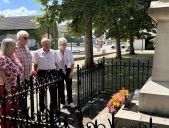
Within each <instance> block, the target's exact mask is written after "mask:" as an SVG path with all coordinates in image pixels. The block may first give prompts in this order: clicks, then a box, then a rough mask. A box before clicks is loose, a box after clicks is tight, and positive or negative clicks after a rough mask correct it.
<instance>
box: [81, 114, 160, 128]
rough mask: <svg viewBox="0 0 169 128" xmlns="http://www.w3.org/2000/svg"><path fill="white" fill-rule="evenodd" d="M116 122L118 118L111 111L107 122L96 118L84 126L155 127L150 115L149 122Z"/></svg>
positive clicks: (94, 127) (114, 127) (112, 127)
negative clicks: (124, 124)
mask: <svg viewBox="0 0 169 128" xmlns="http://www.w3.org/2000/svg"><path fill="white" fill-rule="evenodd" d="M79 121H81V120H79ZM118 123H120V122H119V120H118V119H115V114H114V113H112V117H111V119H107V122H104V123H100V122H98V121H97V119H96V120H95V121H93V122H88V123H87V124H86V128H119V127H120V128H157V125H156V124H153V120H152V117H150V119H149V122H141V121H138V123H135V125H133V124H132V123H131V124H129V125H128V126H121V125H119V124H118ZM79 124H81V123H79ZM105 124H106V125H105ZM79 126H80V128H83V126H82V125H79ZM81 126H82V127H81Z"/></svg>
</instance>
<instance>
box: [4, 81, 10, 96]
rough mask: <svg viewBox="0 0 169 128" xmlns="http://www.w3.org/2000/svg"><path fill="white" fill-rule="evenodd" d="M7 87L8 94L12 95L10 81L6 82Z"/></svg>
mask: <svg viewBox="0 0 169 128" xmlns="http://www.w3.org/2000/svg"><path fill="white" fill-rule="evenodd" d="M5 89H6V90H7V92H8V95H10V94H11V86H10V84H9V83H6V84H5Z"/></svg>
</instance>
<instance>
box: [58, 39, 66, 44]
mask: <svg viewBox="0 0 169 128" xmlns="http://www.w3.org/2000/svg"><path fill="white" fill-rule="evenodd" d="M58 44H59V45H60V44H67V40H66V39H65V38H63V37H62V38H59V40H58Z"/></svg>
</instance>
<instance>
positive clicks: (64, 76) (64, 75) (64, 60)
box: [57, 38, 75, 108]
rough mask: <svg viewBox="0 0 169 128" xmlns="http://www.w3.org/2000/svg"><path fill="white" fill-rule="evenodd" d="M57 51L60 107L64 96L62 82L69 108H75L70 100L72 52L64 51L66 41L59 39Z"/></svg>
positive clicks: (71, 99)
mask: <svg viewBox="0 0 169 128" xmlns="http://www.w3.org/2000/svg"><path fill="white" fill-rule="evenodd" d="M58 44H59V50H57V53H58V55H59V58H60V60H61V61H60V63H59V73H58V75H59V93H60V98H61V105H60V107H61V108H63V107H64V106H65V94H64V81H66V90H67V101H68V104H69V105H70V107H71V108H75V105H74V103H73V98H72V76H73V69H74V59H73V55H72V52H71V51H70V50H68V49H66V46H67V40H66V39H65V38H59V41H58Z"/></svg>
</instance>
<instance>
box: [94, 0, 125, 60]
mask: <svg viewBox="0 0 169 128" xmlns="http://www.w3.org/2000/svg"><path fill="white" fill-rule="evenodd" d="M126 4H127V1H126V0H121V1H119V0H105V1H102V4H100V5H99V6H98V8H97V10H98V12H99V14H98V15H99V17H97V20H95V22H94V29H95V34H96V35H97V36H99V35H102V34H103V33H104V32H105V31H106V33H107V38H108V37H111V38H115V40H116V58H118V59H121V58H122V57H121V47H120V41H121V39H123V38H126V31H125V21H124V19H125V15H126Z"/></svg>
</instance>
